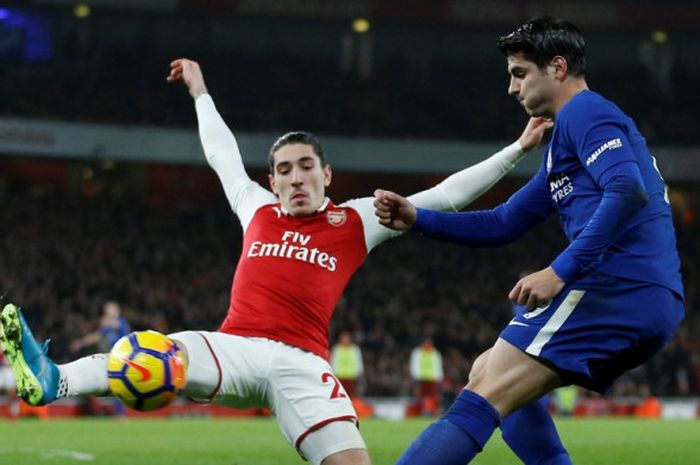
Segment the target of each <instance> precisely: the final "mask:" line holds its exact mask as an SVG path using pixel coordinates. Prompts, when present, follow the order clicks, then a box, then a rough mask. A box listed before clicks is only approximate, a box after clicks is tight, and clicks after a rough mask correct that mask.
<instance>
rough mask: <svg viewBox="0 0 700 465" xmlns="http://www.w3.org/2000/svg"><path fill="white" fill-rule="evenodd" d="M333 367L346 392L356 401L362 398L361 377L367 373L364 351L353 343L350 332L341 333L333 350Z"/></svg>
mask: <svg viewBox="0 0 700 465" xmlns="http://www.w3.org/2000/svg"><path fill="white" fill-rule="evenodd" d="M331 367H333V372H334V373H335V376H336V377H337V378H338V380H339V381H340V383H341V384H342V385H343V387H344V388H345V392H347V393H348V395H349V396H350V397H351V398H353V399H355V398H359V397H360V383H361V377H362V375H363V373H364V371H365V367H364V364H363V363H362V351H361V350H360V347H359V346H358V345H357V344H355V343H354V342H353V341H352V333H351V332H350V331H341V332H340V335H339V336H338V342H337V343H336V344H335V345H334V346H333V348H332V349H331Z"/></svg>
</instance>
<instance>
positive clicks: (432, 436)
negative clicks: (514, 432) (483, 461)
mask: <svg viewBox="0 0 700 465" xmlns="http://www.w3.org/2000/svg"><path fill="white" fill-rule="evenodd" d="M499 422H500V417H499V415H498V412H497V411H496V410H495V409H494V408H493V406H492V405H491V404H489V403H488V402H487V401H486V399H484V398H483V397H481V396H480V395H478V394H475V393H473V392H471V391H467V390H464V391H462V393H461V394H460V395H459V396H458V397H457V399H455V401H454V403H453V404H452V406H451V407H450V409H449V410H448V411H447V413H445V415H444V416H443V417H442V418H441V419H440V420H438V421H436V422H435V423H433V424H432V425H430V426H429V427H428V428H427V429H426V430H425V431H423V432H422V433H421V434H420V436H418V437H417V438H416V439H415V440H414V441H413V443H411V445H410V446H409V448H408V449H407V450H406V452H404V454H403V455H402V456H401V458H400V459H399V461H398V462H396V465H408V464H410V465H464V464H466V463H468V462H470V461H471V459H473V458H474V456H475V455H476V454H478V453H479V452H481V450H482V449H483V448H484V445H485V444H486V441H488V440H489V438H490V437H491V434H493V430H495V429H496V428H497V427H498V424H499Z"/></svg>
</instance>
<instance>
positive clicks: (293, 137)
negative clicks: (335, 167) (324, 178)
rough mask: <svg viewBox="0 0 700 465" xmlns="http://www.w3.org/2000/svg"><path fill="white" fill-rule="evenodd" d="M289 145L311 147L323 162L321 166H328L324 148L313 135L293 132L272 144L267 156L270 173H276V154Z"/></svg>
mask: <svg viewBox="0 0 700 465" xmlns="http://www.w3.org/2000/svg"><path fill="white" fill-rule="evenodd" d="M289 144H305V145H310V146H311V148H312V149H313V151H314V153H315V154H316V155H317V156H318V158H319V159H320V160H321V166H326V158H325V156H324V155H323V147H321V142H319V140H318V139H317V138H316V136H314V135H313V134H311V133H310V132H305V131H292V132H288V133H287V134H284V135H283V136H281V137H280V138H279V139H277V140H276V141H275V143H274V144H272V147H270V153H269V154H268V156H267V162H268V164H269V165H270V173H274V171H275V152H277V151H278V150H279V149H281V148H282V147H284V146H285V145H289Z"/></svg>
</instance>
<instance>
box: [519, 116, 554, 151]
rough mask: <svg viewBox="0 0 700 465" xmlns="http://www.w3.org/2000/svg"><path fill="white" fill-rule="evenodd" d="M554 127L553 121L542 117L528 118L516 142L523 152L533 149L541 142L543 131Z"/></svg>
mask: <svg viewBox="0 0 700 465" xmlns="http://www.w3.org/2000/svg"><path fill="white" fill-rule="evenodd" d="M552 126H554V121H552V120H551V119H549V118H544V117H542V116H536V117H532V118H530V121H528V122H527V126H525V130H524V131H523V133H522V135H521V136H520V139H518V142H519V143H520V147H522V149H523V150H524V151H526V152H527V151H529V150H532V149H534V148H535V147H536V146H537V144H539V143H540V142H541V141H542V137H544V133H545V131H547V129H549V128H551V127H552Z"/></svg>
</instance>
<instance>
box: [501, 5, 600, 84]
mask: <svg viewBox="0 0 700 465" xmlns="http://www.w3.org/2000/svg"><path fill="white" fill-rule="evenodd" d="M496 44H497V45H498V48H500V49H501V52H503V54H504V55H506V56H508V55H515V54H519V53H520V54H522V55H523V57H524V58H525V59H526V60H528V61H532V62H533V63H535V64H536V65H537V67H538V68H539V69H544V68H545V67H546V66H547V65H548V64H549V62H550V61H552V58H554V57H555V56H557V55H559V56H562V57H564V58H565V59H566V63H567V64H568V65H569V73H571V74H572V75H574V76H579V77H582V76H584V75H585V74H586V55H585V53H586V42H585V41H584V40H583V35H582V34H581V31H579V30H578V28H577V27H576V26H574V25H573V24H571V23H570V22H568V21H565V20H563V19H558V18H552V17H551V16H538V17H536V18H533V19H531V20H530V21H528V22H527V23H525V24H523V25H522V26H520V27H519V28H517V29H516V30H515V31H513V32H511V33H510V34H508V35H504V36H501V37H499V38H498V40H497V41H496Z"/></svg>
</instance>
